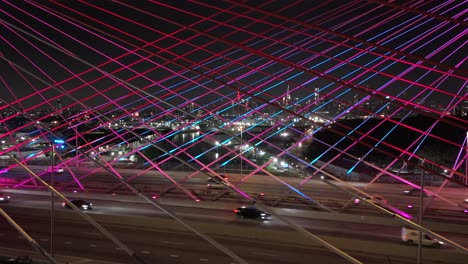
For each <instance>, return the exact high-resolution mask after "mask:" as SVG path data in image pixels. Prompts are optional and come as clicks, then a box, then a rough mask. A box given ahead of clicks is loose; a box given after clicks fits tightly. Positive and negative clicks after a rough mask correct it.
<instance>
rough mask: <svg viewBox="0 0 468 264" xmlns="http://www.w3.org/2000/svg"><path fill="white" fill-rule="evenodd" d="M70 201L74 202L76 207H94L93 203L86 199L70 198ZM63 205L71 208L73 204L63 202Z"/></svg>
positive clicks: (86, 208) (87, 208) (89, 208)
mask: <svg viewBox="0 0 468 264" xmlns="http://www.w3.org/2000/svg"><path fill="white" fill-rule="evenodd" d="M70 202H71V203H72V204H74V205H75V206H76V207H78V208H80V209H81V210H91V209H93V207H92V205H93V204H92V203H89V202H87V201H85V200H70ZM62 206H63V207H65V208H70V209H71V206H70V205H68V204H67V203H65V202H63V203H62Z"/></svg>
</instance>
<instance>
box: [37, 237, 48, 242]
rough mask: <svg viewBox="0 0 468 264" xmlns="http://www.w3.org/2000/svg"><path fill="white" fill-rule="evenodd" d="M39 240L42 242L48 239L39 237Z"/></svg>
mask: <svg viewBox="0 0 468 264" xmlns="http://www.w3.org/2000/svg"><path fill="white" fill-rule="evenodd" d="M39 240H40V241H44V242H45V241H49V239H47V238H41V239H39Z"/></svg>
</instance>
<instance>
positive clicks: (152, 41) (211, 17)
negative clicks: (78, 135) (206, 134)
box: [0, 1, 468, 109]
mask: <svg viewBox="0 0 468 264" xmlns="http://www.w3.org/2000/svg"><path fill="white" fill-rule="evenodd" d="M466 8H468V4H467V3H466V2H465V1H423V2H421V3H420V2H418V1H245V2H244V1H49V2H45V1H1V3H0V22H1V25H0V26H1V27H2V30H1V33H0V34H1V39H0V41H1V54H2V60H0V67H1V68H0V74H1V83H0V85H1V88H0V89H1V91H2V94H1V99H2V100H4V101H6V102H14V104H13V105H14V106H15V107H20V108H23V109H24V108H25V107H26V105H31V104H38V105H37V107H39V108H47V107H50V106H49V105H48V103H46V102H47V101H50V102H56V101H57V99H58V98H61V101H62V103H63V104H64V105H69V104H70V105H73V106H77V105H78V102H80V103H79V104H81V106H80V107H81V108H83V107H96V106H99V105H102V104H106V103H108V102H110V101H111V100H116V101H115V103H114V104H112V105H111V106H108V107H110V108H112V107H119V106H120V107H128V108H131V107H138V106H139V105H141V104H142V103H143V102H149V103H150V104H154V105H157V106H156V107H160V108H163V109H170V108H171V107H173V106H179V105H181V104H186V103H187V102H191V103H194V104H196V105H200V106H204V105H206V106H208V105H209V104H211V103H215V102H216V103H217V104H221V103H222V102H229V101H230V100H237V99H238V96H239V95H240V96H241V97H242V99H244V100H246V101H251V102H257V103H258V102H264V101H271V102H275V101H276V100H277V98H282V97H284V96H285V93H286V92H287V89H288V87H289V91H290V97H292V98H298V100H303V101H302V103H303V104H305V102H306V101H307V100H309V101H310V100H312V99H313V98H312V97H311V94H312V93H313V90H314V89H315V88H316V87H318V88H319V89H320V93H321V95H323V96H325V95H326V97H327V98H329V99H328V100H339V101H346V100H350V99H351V98H353V95H355V94H356V93H358V92H359V93H361V92H362V93H363V94H369V93H370V92H373V91H374V92H375V93H374V94H372V97H374V98H385V96H390V97H391V98H392V97H396V98H399V99H400V100H403V102H409V104H410V105H411V104H419V103H423V104H426V105H429V103H433V104H437V105H442V106H443V107H444V108H446V109H450V108H453V107H454V106H455V105H457V104H459V103H460V102H461V101H462V100H463V98H464V96H465V97H466V94H465V93H466V89H464V87H465V86H467V72H468V69H467V67H466V54H467V53H466V51H467V49H466V42H467V41H468V38H467V35H466V28H467V22H466V19H467V15H466V13H463V12H464V11H465V10H466ZM50 86H52V88H50ZM144 98H146V99H144ZM41 103H42V104H41ZM400 103H401V101H400Z"/></svg>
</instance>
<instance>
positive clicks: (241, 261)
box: [0, 19, 247, 263]
mask: <svg viewBox="0 0 468 264" xmlns="http://www.w3.org/2000/svg"><path fill="white" fill-rule="evenodd" d="M0 21H2V22H3V23H6V24H8V25H10V26H11V27H13V28H15V29H17V30H20V29H19V28H17V27H15V26H14V25H11V24H10V23H8V22H6V21H4V20H2V19H0ZM20 31H21V32H23V33H25V34H27V35H29V36H31V37H34V38H36V39H38V40H40V41H41V42H43V43H45V44H47V45H49V46H51V47H53V48H55V49H58V50H59V51H61V52H63V51H62V50H61V49H60V48H58V47H56V46H55V45H52V44H50V43H48V42H44V41H43V40H41V39H40V38H37V37H36V36H33V35H31V34H29V33H27V32H25V31H23V30H20ZM66 54H67V55H71V56H72V57H74V58H75V59H77V60H79V61H80V62H82V63H84V64H86V65H88V66H91V67H93V68H96V67H95V66H93V65H92V64H90V63H87V62H85V61H84V60H81V59H80V58H78V57H76V56H74V55H72V54H69V53H66ZM2 59H4V60H6V61H9V60H8V59H6V58H3V57H2ZM9 62H11V61H9ZM11 63H13V62H11ZM17 67H18V68H21V67H19V66H17ZM97 70H98V71H101V72H104V71H103V70H101V69H97ZM23 71H25V72H27V73H29V72H28V71H26V70H25V69H23ZM29 74H30V75H32V76H33V77H35V78H37V79H39V80H41V79H40V78H38V77H37V76H35V75H33V74H31V73H29ZM113 78H116V79H118V78H117V77H115V76H113ZM41 81H42V82H44V83H46V84H47V82H45V81H44V80H41ZM119 81H120V82H122V83H125V82H124V81H122V80H119ZM48 85H50V84H48ZM128 85H129V86H131V87H134V86H132V85H130V84H128ZM134 88H135V89H137V90H139V89H138V88H136V87H134ZM68 96H70V95H68ZM75 100H76V99H75ZM166 104H168V103H167V102H166ZM127 130H128V129H127ZM130 132H133V131H130ZM133 133H134V132H133ZM135 135H136V136H138V135H137V134H135ZM143 139H144V138H143ZM145 140H146V139H145ZM146 141H148V140H146ZM148 143H150V144H152V143H151V142H149V141H148ZM156 147H157V146H156ZM11 158H13V159H14V160H15V161H16V162H17V163H18V164H21V166H23V167H24V168H25V169H27V170H28V171H29V172H30V173H31V174H32V175H34V177H35V178H36V179H37V180H39V181H40V182H41V183H43V184H44V185H45V186H47V188H49V189H50V190H52V191H54V193H58V195H59V197H60V198H62V200H64V201H68V200H67V199H66V197H65V196H63V195H62V194H61V193H59V192H57V191H56V190H55V189H54V188H53V187H52V186H50V185H48V184H47V183H46V182H45V181H43V180H42V179H41V178H40V177H39V176H37V175H35V174H34V173H33V172H32V171H30V170H29V168H27V166H25V165H23V164H22V163H21V162H20V161H18V160H17V159H16V158H14V157H13V156H11ZM175 158H177V157H175ZM180 161H181V162H184V161H183V160H180ZM95 162H96V161H95ZM96 163H97V164H98V165H100V166H101V167H102V168H103V169H105V170H107V171H109V172H111V174H112V175H113V176H115V178H116V179H117V180H119V181H120V182H121V183H122V184H124V185H125V186H126V187H127V188H129V189H130V190H131V191H132V192H134V193H135V194H137V195H139V196H140V197H143V198H144V199H145V200H146V201H148V202H150V203H151V204H153V205H155V206H156V207H158V208H159V209H161V210H163V211H164V212H166V213H168V215H169V216H171V217H172V218H174V219H175V220H177V221H178V222H179V223H181V224H183V225H184V226H185V227H187V228H189V229H190V230H191V231H193V232H195V233H196V234H197V235H199V236H200V237H202V238H203V239H205V240H206V241H208V242H210V243H211V244H212V245H213V246H215V247H216V248H218V249H220V250H221V251H223V252H225V253H226V254H227V255H229V256H230V257H232V258H233V259H235V260H237V261H239V262H240V263H247V262H245V261H244V260H242V258H240V257H238V256H237V255H236V254H235V253H233V252H232V251H230V250H229V249H227V248H225V247H224V246H222V245H221V244H219V243H218V242H216V241H215V240H213V239H212V238H210V237H209V236H207V235H205V234H204V233H202V232H200V231H198V230H196V229H195V228H193V227H191V226H190V225H188V224H187V223H185V222H184V221H182V220H181V219H180V218H178V217H177V216H176V215H175V214H173V213H171V212H170V211H168V210H167V209H164V208H163V207H162V206H161V205H160V204H159V203H157V202H155V201H154V200H152V199H151V198H149V197H147V196H146V195H144V194H142V193H141V192H140V191H139V190H138V189H136V188H134V187H133V186H132V185H130V184H128V183H127V182H125V180H124V179H122V178H121V177H118V176H116V175H115V174H114V173H113V172H112V171H110V170H109V168H107V167H104V166H102V164H100V163H99V162H96ZM187 165H189V166H191V167H193V166H192V165H191V164H188V163H187ZM193 168H194V167H193ZM194 169H195V170H197V169H196V168H194ZM67 204H69V205H70V204H71V202H70V201H68V202H67ZM76 210H78V211H77V212H78V213H80V214H82V216H83V217H85V218H86V219H87V220H89V221H90V222H91V221H92V223H95V224H96V225H98V223H96V222H94V220H93V219H92V218H90V217H89V216H87V215H86V214H84V213H83V212H81V211H79V209H78V208H76ZM88 218H89V219H88ZM97 228H98V229H100V231H101V232H103V233H104V234H106V235H107V236H108V237H109V238H110V239H112V240H113V241H114V240H115V239H116V238H115V237H113V235H112V234H110V233H109V232H107V230H105V229H103V228H102V227H101V226H99V225H98V226H97ZM114 242H116V243H119V244H121V242H120V241H118V240H115V241H114ZM122 246H124V245H123V244H122ZM124 247H125V248H124ZM124 247H123V248H124V249H127V250H126V251H127V253H128V254H129V255H130V256H136V254H135V253H134V252H133V251H131V250H130V249H128V248H127V247H126V246H124Z"/></svg>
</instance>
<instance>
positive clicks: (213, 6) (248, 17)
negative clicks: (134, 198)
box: [0, 0, 468, 262]
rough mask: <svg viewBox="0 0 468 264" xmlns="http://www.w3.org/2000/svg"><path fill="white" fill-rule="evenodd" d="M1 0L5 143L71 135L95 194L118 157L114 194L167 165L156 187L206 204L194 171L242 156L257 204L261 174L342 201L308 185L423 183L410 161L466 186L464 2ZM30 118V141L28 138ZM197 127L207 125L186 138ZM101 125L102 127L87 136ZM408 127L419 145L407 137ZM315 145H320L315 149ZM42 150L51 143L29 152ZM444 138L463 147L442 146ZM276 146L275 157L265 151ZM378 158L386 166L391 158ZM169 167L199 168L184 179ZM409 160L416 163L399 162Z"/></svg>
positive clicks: (80, 180)
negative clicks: (124, 168)
mask: <svg viewBox="0 0 468 264" xmlns="http://www.w3.org/2000/svg"><path fill="white" fill-rule="evenodd" d="M1 5H2V8H1V9H0V24H1V27H2V33H1V34H0V38H1V40H0V41H1V42H2V49H1V50H0V52H1V57H0V58H1V67H2V68H1V69H2V75H1V76H0V77H1V85H2V88H1V90H2V97H1V98H0V99H1V100H0V110H1V116H0V120H1V124H2V129H3V130H4V132H5V133H3V134H2V135H1V137H2V142H14V143H15V144H7V143H5V144H3V143H2V150H1V152H2V155H12V153H13V154H14V156H15V157H20V160H21V164H22V165H27V164H37V163H38V162H40V159H41V156H44V155H45V154H47V153H49V152H50V151H51V146H50V144H49V145H47V144H45V145H43V146H42V147H37V146H38V143H37V142H50V141H51V140H53V139H54V138H64V139H65V140H66V144H67V152H66V153H64V155H63V156H62V157H60V162H61V164H62V166H64V167H65V168H67V170H69V171H70V174H71V175H72V179H71V180H70V182H68V183H67V184H65V185H64V186H66V187H68V188H78V189H79V190H81V191H84V190H86V189H87V188H88V187H87V186H86V185H87V184H86V182H87V181H88V180H89V178H91V176H92V174H93V172H94V171H95V170H97V169H98V168H104V169H106V170H107V171H109V172H110V173H112V174H113V175H114V177H115V179H116V180H115V181H114V182H113V187H112V188H111V189H110V190H111V191H114V190H118V189H119V188H122V187H123V186H125V187H127V188H128V189H130V190H132V191H133V192H135V193H137V194H138V195H142V196H143V197H144V199H148V194H142V193H141V192H140V191H139V190H137V188H135V187H133V186H132V185H131V184H132V181H135V179H137V178H138V177H140V175H143V174H144V173H145V172H149V171H153V170H157V171H158V172H159V173H160V175H161V176H162V177H165V178H166V179H167V180H169V182H170V184H171V185H169V186H164V188H163V189H162V190H159V193H158V194H156V195H155V197H156V198H157V197H160V196H163V195H164V194H165V193H167V192H169V191H170V190H173V189H177V190H180V191H182V193H183V194H185V195H186V196H187V197H188V198H190V199H193V200H196V201H200V200H201V199H202V198H201V197H199V196H200V194H197V193H193V192H192V191H190V190H189V189H188V188H187V187H186V185H185V184H186V183H187V182H190V181H191V180H192V179H195V178H200V177H206V175H207V174H208V175H209V176H210V177H211V176H212V177H219V178H222V177H221V176H220V175H219V172H220V171H221V169H224V170H226V168H227V169H233V168H234V169H235V168H238V167H239V166H240V167H241V169H240V174H241V176H242V179H241V180H240V182H239V183H238V184H232V183H230V182H228V183H227V184H228V185H229V190H233V191H234V192H235V193H237V194H239V196H240V197H243V198H244V199H246V200H254V199H255V197H253V196H252V194H249V193H248V192H246V191H244V190H243V186H244V185H248V184H249V182H250V181H251V179H252V178H255V177H259V176H258V175H259V174H262V175H267V176H269V177H270V178H272V179H273V180H274V182H275V183H276V184H278V185H282V186H285V190H286V191H285V193H284V194H283V195H282V196H281V197H285V196H287V195H290V194H293V195H295V196H298V197H301V198H303V199H305V200H306V201H308V202H311V203H314V204H317V205H318V206H319V207H320V208H322V209H325V210H328V211H332V210H333V209H330V208H328V206H327V205H325V204H322V203H321V202H320V201H319V199H317V197H314V194H313V193H312V192H310V191H309V190H307V189H306V188H304V187H306V186H307V184H308V183H309V182H310V180H311V179H315V178H316V177H317V175H318V174H326V175H327V176H329V177H331V178H333V179H335V180H336V181H337V182H342V180H343V179H346V177H352V175H354V174H355V173H356V172H355V171H357V170H358V169H359V167H362V166H366V167H369V168H372V169H373V170H374V171H376V172H377V176H375V177H373V178H372V179H369V180H367V181H368V182H369V184H371V183H373V182H375V181H379V180H380V179H382V178H390V179H394V180H397V181H400V182H402V183H405V184H408V185H410V186H411V187H413V188H418V185H419V184H418V183H417V181H414V179H408V178H405V177H403V176H402V175H400V172H401V171H402V170H403V168H406V167H407V166H409V167H415V168H417V169H420V170H421V169H422V170H426V171H429V172H430V173H431V174H433V175H435V176H436V177H437V178H438V179H440V180H445V181H450V182H452V183H453V184H456V185H459V186H463V185H464V186H466V185H467V182H468V179H467V178H466V177H467V176H466V174H464V173H463V170H462V168H461V166H460V165H459V164H461V163H459V162H455V159H457V160H460V159H461V160H463V159H466V158H467V157H466V156H467V151H466V143H465V141H464V137H465V135H464V133H466V128H467V127H468V124H467V120H466V116H467V113H468V100H467V95H468V94H467V92H468V88H467V87H468V84H467V79H468V78H467V75H468V72H467V70H466V67H463V66H466V55H465V54H464V49H466V41H467V38H466V33H467V32H466V23H467V22H466V13H465V10H466V8H467V4H466V3H464V2H461V1H443V2H440V1H407V2H405V4H404V5H396V4H392V3H387V2H384V1H349V2H347V3H344V4H343V3H340V1H331V2H330V1H323V2H320V3H319V4H317V3H315V4H314V5H311V3H309V2H307V1H305V2H303V1H291V2H290V1H284V2H283V1H262V2H261V3H259V2H258V1H256V2H255V3H254V2H251V1H245V2H237V1H229V0H227V1H216V2H205V1H187V2H185V3H184V4H183V5H181V4H174V3H171V2H170V1H168V2H167V1H148V2H136V3H135V2H131V3H129V2H125V1H113V2H97V3H96V2H92V1H78V2H76V3H70V4H68V3H67V5H65V4H63V3H62V2H60V1H49V2H47V3H44V2H36V1H28V0H27V1H23V2H15V1H2V3H1ZM415 118H421V119H422V120H423V121H420V122H423V123H424V124H423V125H422V126H421V125H420V124H416V123H415V121H414V119H415ZM441 127H442V128H445V127H450V128H451V129H453V131H454V133H452V137H446V135H442V134H440V133H439V132H440V130H441ZM304 128H309V130H307V131H306V130H305V129H304ZM25 130H28V134H29V138H27V139H25V140H20V142H18V141H17V138H16V136H17V135H19V134H20V133H21V132H24V131H25ZM103 131H104V132H103ZM187 131H190V132H193V133H194V134H195V136H194V137H193V138H191V140H187V141H185V142H182V143H180V144H179V143H175V141H174V139H175V138H182V137H183V136H184V133H187ZM97 133H104V136H102V137H90V136H89V135H91V134H97ZM287 133H293V134H294V135H295V137H294V138H293V139H291V140H290V141H288V142H286V143H285V142H284V141H283V142H282V143H281V144H283V146H279V145H278V138H281V137H282V135H286V134H287ZM324 133H327V134H330V135H332V138H333V139H334V140H328V139H327V138H326V137H323V136H321V135H323V134H324ZM401 135H405V137H407V139H409V142H406V144H400V142H397V141H395V139H394V138H395V137H401ZM392 138H393V139H392ZM311 141H313V144H312V143H310V142H311ZM305 145H309V146H311V147H309V149H308V150H304V146H305ZM31 146H35V149H36V150H37V151H35V152H34V153H32V154H27V155H23V154H24V153H25V149H28V148H31ZM78 146H79V148H77V147H78ZM109 146H111V147H109ZM314 148H318V149H320V151H316V150H314ZM432 148H434V149H441V148H447V149H450V150H451V151H450V152H451V153H457V152H459V153H461V154H460V155H464V157H455V156H453V157H452V156H450V155H448V156H446V157H444V158H441V157H440V155H436V154H435V152H436V151H430V149H432ZM120 149H124V151H122V152H121V153H122V154H118V155H117V157H116V158H112V159H106V158H105V156H106V155H105V152H110V151H113V150H120ZM463 150H464V151H463ZM116 152H118V151H116ZM265 152H266V153H269V154H271V157H272V158H270V159H265V158H262V157H260V156H259V153H265ZM133 157H137V159H136V160H137V162H139V163H138V164H139V168H141V173H139V174H138V175H136V176H134V177H130V178H125V177H124V176H122V175H120V173H119V169H118V167H119V166H121V160H130V159H133ZM253 157H255V158H253ZM273 157H275V158H273ZM278 159H280V160H284V161H285V162H277V161H276V160H278ZM376 159H385V160H386V161H387V162H386V164H385V165H384V167H383V168H382V167H380V166H378V165H376V164H375V160H376ZM344 160H345V161H347V162H349V161H351V162H352V163H353V164H352V165H351V166H347V171H346V173H340V174H339V175H338V173H337V172H334V171H333V170H332V169H330V168H332V166H333V165H332V164H333V163H334V162H339V161H344ZM85 163H86V164H89V163H91V164H93V163H96V164H97V165H96V166H95V169H94V170H91V172H90V173H88V174H86V175H84V176H83V175H75V174H74V173H73V169H72V168H73V166H75V165H76V164H85ZM165 164H174V166H176V167H177V166H183V167H186V168H189V169H190V170H191V171H193V172H191V173H190V174H189V175H188V176H187V177H185V178H184V179H174V178H173V177H172V176H171V173H170V171H169V170H168V169H167V168H165V167H164V165H165ZM284 164H286V165H284ZM293 164H295V166H298V167H299V168H300V169H299V170H297V171H296V169H294V167H293ZM456 164H458V165H456ZM244 165H246V166H247V167H248V169H246V170H245V172H246V175H244V174H243V166H244ZM9 166H10V168H13V167H17V166H19V164H18V163H12V164H10V165H9ZM281 166H284V167H283V168H280V167H281ZM396 166H402V169H401V170H399V171H397V172H394V171H392V169H393V168H394V167H396ZM284 168H288V169H291V170H293V171H294V173H296V172H297V173H302V172H306V175H305V178H304V180H303V181H301V183H300V184H299V185H295V184H294V183H292V182H290V181H289V180H288V178H284V177H279V176H278V175H281V173H283V171H282V169H284ZM237 172H239V171H237ZM44 175H46V173H43V174H40V175H39V176H40V177H41V176H44ZM342 183H343V184H344V185H345V186H346V183H345V182H342ZM30 184H36V181H35V180H34V178H33V177H31V178H28V179H24V180H22V181H21V182H20V183H18V184H17V185H15V187H18V188H22V187H25V186H29V185H30ZM336 188H338V189H340V188H342V187H340V186H336ZM350 189H353V188H350V187H348V188H345V189H343V192H344V193H346V192H349V190H350ZM353 191H354V194H355V195H358V196H368V194H367V193H365V192H363V191H361V190H357V189H356V190H353ZM227 193H228V190H225V191H223V192H222V193H221V194H220V196H222V195H225V194H227ZM431 194H432V195H433V196H435V197H437V198H439V199H441V200H443V201H445V202H447V204H448V205H449V206H452V207H456V208H459V209H460V210H461V209H464V208H465V207H464V205H461V204H457V203H454V202H452V201H450V200H449V199H446V198H445V197H443V196H441V195H440V194H439V193H435V192H432V193H431ZM281 200H282V198H279V199H278V200H277V201H276V203H280V202H281ZM148 201H149V202H150V203H154V204H155V205H156V206H157V207H158V206H160V205H158V204H157V203H156V202H155V201H152V200H151V199H148ZM379 208H380V207H378V206H377V209H379ZM380 209H382V208H380ZM382 210H384V209H382ZM384 211H386V210H384ZM174 217H175V216H174ZM278 217H279V216H278ZM402 221H403V222H405V221H406V220H405V219H402ZM182 223H183V222H182ZM406 224H409V225H412V224H411V223H406ZM415 228H417V229H420V230H423V231H425V232H427V233H432V232H431V231H430V230H426V229H424V228H422V227H419V226H415ZM299 231H300V232H307V231H305V230H299ZM195 232H196V231H195ZM434 235H435V236H437V234H435V233H434ZM202 236H203V235H202ZM440 238H441V239H442V240H445V241H447V242H448V243H451V244H452V245H454V246H455V247H457V248H459V249H462V250H463V248H462V247H461V246H459V245H457V244H456V243H453V242H451V241H449V240H446V239H445V238H442V237H440ZM206 239H207V240H210V239H209V238H206ZM211 243H216V242H215V241H211ZM218 246H219V248H220V249H221V250H224V251H225V252H226V253H228V255H231V256H232V257H233V258H236V259H237V260H238V261H242V260H241V259H238V258H237V257H236V256H235V255H234V254H233V253H230V252H229V251H228V250H227V249H225V248H223V247H222V246H221V245H218ZM335 252H337V253H338V254H341V253H340V251H339V250H336V251H335ZM342 256H344V257H345V258H347V256H345V255H342ZM347 259H348V258H347ZM349 260H350V261H352V262H353V261H354V260H353V259H351V258H349Z"/></svg>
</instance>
